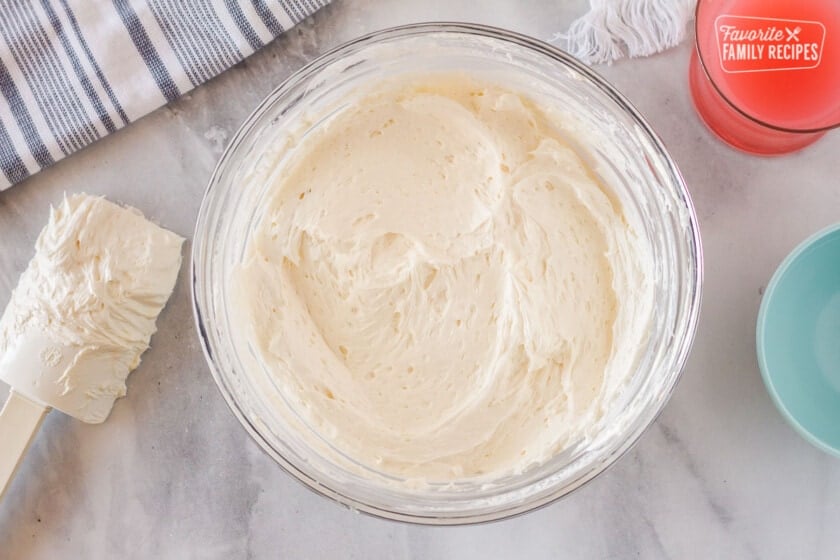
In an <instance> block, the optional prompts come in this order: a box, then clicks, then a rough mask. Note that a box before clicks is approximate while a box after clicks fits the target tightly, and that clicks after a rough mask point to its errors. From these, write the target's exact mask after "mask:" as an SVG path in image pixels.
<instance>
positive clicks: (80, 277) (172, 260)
mask: <svg viewBox="0 0 840 560" xmlns="http://www.w3.org/2000/svg"><path fill="white" fill-rule="evenodd" d="M183 241H184V240H183V239H182V238H181V237H179V236H178V235H176V234H174V233H172V232H170V231H167V230H165V229H163V228H161V227H159V226H157V225H155V224H153V223H151V222H149V221H148V220H146V219H145V218H144V217H143V215H142V214H141V213H140V212H139V211H137V210H135V209H133V208H122V207H120V206H117V205H116V204H113V203H111V202H108V201H107V200H105V199H103V198H101V197H94V196H90V195H85V194H76V195H72V196H70V197H68V198H65V199H64V202H63V203H62V204H61V205H59V206H58V207H57V208H53V209H52V211H51V213H50V219H49V222H48V223H47V225H46V227H44V229H43V231H42V232H41V235H40V236H39V237H38V241H37V243H36V245H35V256H34V257H33V258H32V260H31V261H30V262H29V266H28V267H27V269H26V271H24V273H23V274H22V275H21V277H20V280H19V282H18V285H17V287H16V288H15V290H14V291H13V292H12V297H11V299H10V301H9V304H8V307H6V310H5V312H4V313H3V316H2V318H0V380H3V381H6V382H7V383H8V384H9V385H11V386H12V387H13V388H14V389H15V390H16V391H18V392H19V393H23V394H24V395H26V396H28V397H30V398H32V399H35V400H37V401H39V402H42V403H43V404H45V405H48V406H52V407H54V408H57V409H59V410H61V411H63V412H65V413H67V414H70V415H71V416H74V417H76V418H78V419H79V420H82V421H84V422H91V423H98V422H102V421H103V420H105V418H107V416H108V414H109V413H110V412H111V407H112V406H113V404H114V400H115V399H117V398H119V397H122V396H124V395H125V392H126V387H125V381H126V378H127V377H128V374H129V373H130V372H131V370H133V369H134V368H136V367H137V365H138V364H139V363H140V356H141V354H142V353H143V352H144V351H145V350H146V349H147V348H148V347H149V340H150V338H151V336H152V334H153V333H154V332H155V330H156V327H155V321H156V319H157V316H158V314H159V313H160V311H161V309H163V306H164V305H165V304H166V301H167V300H168V299H169V295H170V294H171V293H172V289H173V287H174V285H175V280H176V278H177V277H178V270H179V269H180V266H181V244H182V243H183Z"/></svg>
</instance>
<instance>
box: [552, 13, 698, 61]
mask: <svg viewBox="0 0 840 560" xmlns="http://www.w3.org/2000/svg"><path fill="white" fill-rule="evenodd" d="M694 5H695V0H590V9H589V12H588V13H586V14H585V15H584V16H583V17H580V18H578V19H577V20H575V21H574V22H573V23H572V25H571V26H569V30H568V31H567V32H566V33H558V34H557V35H555V36H554V37H553V38H552V42H557V41H560V42H562V43H563V44H564V45H563V46H564V47H565V49H566V50H567V51H569V52H570V53H571V54H573V55H574V56H576V57H577V58H579V59H581V60H583V61H584V62H587V63H589V64H600V63H604V62H607V63H609V62H612V61H614V60H618V59H619V58H622V57H623V56H625V55H626V56H629V57H631V58H632V57H636V56H648V55H651V54H655V53H658V52H661V51H663V50H665V49H668V48H671V47H673V46H675V45H677V44H679V43H680V42H681V41H682V40H683V39H684V38H685V33H686V27H687V26H688V22H689V21H691V19H692V17H694Z"/></svg>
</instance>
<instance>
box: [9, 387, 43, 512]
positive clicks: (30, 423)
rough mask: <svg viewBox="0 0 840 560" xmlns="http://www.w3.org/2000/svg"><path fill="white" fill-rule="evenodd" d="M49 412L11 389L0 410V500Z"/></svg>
mask: <svg viewBox="0 0 840 560" xmlns="http://www.w3.org/2000/svg"><path fill="white" fill-rule="evenodd" d="M49 410H50V409H49V407H47V406H44V405H42V404H38V403H36V402H35V401H33V400H30V399H28V398H26V397H24V396H23V395H21V394H20V393H16V392H15V391H14V390H11V391H9V398H8V399H6V404H5V405H3V409H2V410H0V500H2V499H3V495H4V494H5V493H6V489H7V488H8V487H9V484H10V483H11V482H12V478H13V477H14V476H15V471H17V468H18V465H20V463H21V461H23V456H24V455H25V454H26V450H27V449H29V444H30V443H32V440H33V439H35V434H36V433H38V428H40V427H41V422H43V421H44V417H45V416H46V415H47V412H49Z"/></svg>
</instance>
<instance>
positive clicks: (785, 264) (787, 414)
mask: <svg viewBox="0 0 840 560" xmlns="http://www.w3.org/2000/svg"><path fill="white" fill-rule="evenodd" d="M836 233H840V223H836V224H832V225H830V226H828V227H825V228H823V229H821V230H819V231H817V232H816V233H814V234H811V235H810V236H809V237H808V238H807V239H805V240H804V241H802V242H801V243H800V244H799V245H797V246H796V248H795V249H793V250H792V251H791V252H790V253H788V255H787V256H786V257H785V258H784V260H783V261H782V262H781V264H779V266H778V268H776V271H775V272H774V273H773V276H772V277H771V278H770V282H769V283H768V284H767V289H765V290H764V296H763V297H762V299H761V306H760V307H759V310H758V320H757V326H756V335H755V346H756V354H757V357H758V369H759V370H760V371H761V378H762V380H763V381H764V386H765V387H766V388H767V392H768V393H769V394H770V398H771V399H772V400H773V404H775V405H776V408H777V409H778V410H779V412H781V414H782V417H783V418H784V419H785V420H786V421H787V423H788V424H790V425H791V426H792V427H793V429H794V430H796V432H797V433H798V434H799V435H800V436H802V437H803V438H804V439H805V440H806V441H808V442H809V443H810V444H812V445H814V446H815V447H817V448H818V449H821V450H822V451H825V452H826V453H828V454H830V455H834V456H835V457H840V447H834V446H832V445H830V444H828V443H826V442H825V441H823V440H822V439H820V438H818V437H817V436H816V435H814V434H813V433H811V432H810V431H809V430H808V428H806V427H805V426H804V425H802V424H801V423H800V422H799V420H798V419H797V418H796V416H795V415H794V414H793V412H791V411H790V410H789V409H788V408H787V406H786V405H785V401H784V399H783V398H782V396H781V395H780V394H779V393H778V391H777V390H776V386H775V385H774V384H773V376H772V375H771V373H770V366H769V364H768V363H767V358H766V352H765V344H764V337H765V330H766V324H767V312H768V311H767V310H768V308H769V307H770V302H771V301H772V300H773V297H774V295H775V292H776V289H777V288H778V286H779V283H780V282H781V281H782V279H783V278H784V277H785V275H786V274H787V272H788V270H789V269H790V267H791V265H792V264H793V263H794V262H796V261H797V260H798V259H799V258H800V257H802V255H803V254H804V253H805V251H807V250H808V249H809V248H811V247H812V246H813V245H814V244H815V243H817V242H818V241H821V240H822V239H825V238H826V237H828V236H830V235H832V234H836Z"/></svg>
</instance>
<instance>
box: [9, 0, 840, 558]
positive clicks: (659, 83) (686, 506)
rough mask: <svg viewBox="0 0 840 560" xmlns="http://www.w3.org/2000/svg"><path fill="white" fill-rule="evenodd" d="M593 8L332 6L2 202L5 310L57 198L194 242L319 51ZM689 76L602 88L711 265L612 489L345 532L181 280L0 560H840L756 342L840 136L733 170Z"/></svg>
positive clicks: (350, 521)
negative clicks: (217, 197) (633, 127)
mask: <svg viewBox="0 0 840 560" xmlns="http://www.w3.org/2000/svg"><path fill="white" fill-rule="evenodd" d="M583 8H584V2H583V1H582V0H578V1H576V2H567V3H563V2H558V1H551V0H539V1H534V2H527V3H526V2H518V1H515V0H485V1H484V2H476V1H475V0H425V1H423V2H420V1H413V2H409V1H405V0H381V1H374V0H336V2H335V4H333V5H332V6H331V7H329V8H328V9H326V10H324V11H322V12H321V13H319V14H318V15H317V16H316V17H315V18H314V21H309V22H307V23H306V24H305V25H302V26H300V27H299V28H297V29H295V30H294V31H292V32H290V33H289V34H288V35H287V36H286V37H284V38H282V39H281V40H279V41H276V42H275V43H274V44H272V45H271V46H269V47H268V48H266V49H265V50H264V51H263V52H261V53H259V54H258V55H256V56H254V57H253V58H251V59H249V60H248V61H247V62H246V63H244V64H240V65H239V66H238V67H237V68H235V69H233V70H231V71H229V72H227V73H226V74H224V75H222V76H221V77H219V78H217V79H215V80H213V81H212V82H211V83H209V84H206V85H204V86H203V87H200V88H199V89H198V90H196V91H194V92H193V93H192V94H190V95H189V96H187V97H186V98H185V99H183V100H181V101H179V102H178V103H176V104H174V105H173V106H171V107H168V108H165V109H162V110H159V111H157V112H156V113H154V114H152V115H151V116H149V117H147V118H144V119H143V120H141V121H140V122H137V123H135V124H134V125H132V126H131V127H129V128H128V129H126V130H123V131H121V132H119V133H117V134H116V135H114V136H112V137H110V138H108V139H106V140H104V141H102V142H100V143H98V144H96V145H94V146H93V147H91V148H88V149H86V150H84V151H83V152H82V153H79V154H77V155H75V156H73V157H71V158H69V159H68V160H65V161H63V162H61V163H59V164H58V165H56V166H55V167H53V168H52V169H49V170H47V171H45V172H43V173H41V174H40V175H37V176H35V177H34V178H32V179H30V180H28V181H27V182H26V183H24V184H21V185H18V186H16V187H14V188H12V189H11V190H9V191H7V192H4V193H0V244H1V245H0V246H1V248H0V302H5V301H6V300H7V298H8V295H9V292H10V291H11V289H12V288H13V287H14V285H15V284H16V282H17V276H18V274H19V272H20V271H21V270H22V269H23V268H24V267H25V265H26V263H27V262H28V260H29V258H30V256H31V252H32V245H33V242H34V240H35V237H36V235H37V233H38V231H39V229H40V228H41V226H42V224H43V223H44V221H45V219H46V216H47V207H48V205H49V204H50V203H55V202H57V201H58V200H59V199H60V197H61V193H62V192H63V191H68V192H73V191H80V190H86V191H89V192H92V193H98V194H104V195H107V196H109V197H111V198H113V199H115V200H119V201H123V202H125V203H129V204H132V205H135V206H137V207H139V208H141V209H142V210H143V211H144V212H145V213H146V214H148V215H150V216H151V217H153V218H154V219H155V220H157V221H158V222H160V223H161V224H163V225H166V226H168V227H170V228H172V229H174V230H175V231H177V232H178V233H180V234H182V235H186V236H190V234H191V232H192V228H193V223H194V220H195V216H196V213H197V210H198V206H199V202H200V200H201V196H202V193H203V191H204V187H205V184H206V182H207V179H208V177H209V175H210V172H211V170H212V168H213V165H214V163H215V161H216V159H217V157H218V155H219V153H220V151H221V149H222V147H223V145H224V144H225V141H226V139H227V138H228V137H229V136H230V135H232V133H233V132H234V131H235V129H236V128H237V127H238V126H239V124H240V123H241V122H242V121H243V120H244V118H245V117H246V116H247V114H248V113H249V112H250V110H251V109H252V108H253V107H254V106H255V105H256V104H257V102H258V101H259V100H260V99H261V98H262V97H263V96H264V95H265V94H267V93H268V92H269V91H270V90H271V89H272V88H273V87H274V86H275V85H276V84H278V83H279V82H280V81H281V80H282V79H283V78H284V77H286V76H287V75H288V74H289V73H290V72H291V71H293V70H295V69H297V68H298V67H300V66H301V65H303V64H304V63H306V62H307V61H308V60H310V59H311V58H313V57H314V56H316V55H317V54H319V53H321V52H323V51H324V50H326V49H328V48H330V47H333V46H335V45H337V44H339V43H340V42H343V41H344V40H347V39H350V38H352V37H354V36H356V35H359V34H361V33H365V32H367V31H371V30H375V29H378V28H382V27H386V26H390V25H396V24H401V23H408V22H414V21H422V20H442V19H449V20H464V21H478V22H483V23H489V24H495V25H502V26H507V27H510V28H512V29H514V30H517V31H521V32H524V33H528V34H530V35H533V36H535V37H539V38H542V39H549V38H551V36H552V35H553V34H554V33H555V32H556V31H558V30H560V29H563V28H564V27H565V26H566V25H567V24H568V22H569V21H571V19H572V17H573V16H574V15H576V14H578V13H580V12H581V11H582V10H583ZM689 52H690V50H689V45H688V44H685V45H683V46H682V47H681V48H678V49H675V50H673V51H671V52H668V53H666V54H664V55H660V56H656V57H653V58H650V59H643V60H633V61H625V62H621V63H619V64H616V65H614V66H612V67H605V68H601V69H600V71H601V72H602V73H603V74H604V75H605V76H606V77H607V78H608V79H609V80H611V81H612V82H613V83H614V84H615V85H616V86H617V87H618V88H619V89H620V90H622V91H623V92H624V93H625V94H626V95H627V96H628V97H629V98H630V99H631V100H632V101H633V102H634V103H635V104H636V105H637V107H638V108H639V109H640V110H641V111H642V112H643V113H644V114H645V115H646V116H647V117H648V118H649V120H650V121H651V123H652V124H653V125H654V127H655V128H656V129H657V130H658V131H659V133H660V135H661V136H662V138H663V139H664V141H665V143H666V144H667V145H668V146H669V147H670V149H671V151H672V153H673V155H674V157H675V158H676V160H677V162H678V163H679V165H680V166H681V168H682V171H683V173H684V175H685V177H686V180H687V181H688V184H689V185H690V188H691V192H692V194H693V196H694V200H695V203H696V205H697V210H698V213H699V216H700V221H701V224H702V233H703V240H704V244H705V253H706V283H705V297H704V303H703V312H702V317H701V323H700V329H699V333H698V337H697V343H696V345H695V348H694V352H693V354H692V356H691V358H690V361H689V364H688V367H687V369H686V371H685V374H684V376H683V378H682V380H681V382H680V384H679V386H678V388H677V390H676V393H675V394H674V396H673V398H672V399H671V402H670V403H669V404H668V406H667V408H666V409H665V411H664V413H663V414H662V415H661V416H660V418H659V420H658V421H657V422H656V423H655V424H654V425H653V426H652V427H651V428H650V429H649V430H648V431H647V432H646V434H645V435H644V436H643V437H642V439H641V441H640V442H639V443H638V445H636V447H635V448H634V449H633V450H632V451H631V452H630V453H628V454H627V455H626V456H625V457H624V458H622V459H621V460H620V461H619V462H618V463H617V464H616V465H615V466H614V467H613V468H612V469H610V470H609V471H607V472H606V473H605V474H603V475H602V476H600V477H599V478H597V479H596V480H595V481H593V482H592V483H591V484H589V485H588V486H586V487H584V488H583V489H581V490H580V491H578V492H576V493H574V494H573V495H571V496H569V497H568V498H566V499H564V500H561V501H560V502H559V503H556V504H554V505H551V506H549V507H547V508H544V509H542V510H540V511H537V512H534V513H531V514H528V515H525V516H522V517H519V518H516V519H513V520H509V521H505V522H501V523H495V524H490V525H485V526H478V527H468V528H451V529H431V528H422V527H413V526H406V525H401V524H396V523H391V522H385V521H380V520H377V519H372V518H369V517H366V516H362V515H357V514H353V513H350V512H348V511H347V510H345V509H343V508H341V507H338V506H336V505H335V504H333V503H331V502H329V501H327V500H325V499H323V498H320V497H318V496H316V495H315V494H313V493H311V492H310V491H309V490H306V489H304V488H303V487H302V486H301V485H299V484H298V483H296V482H295V481H294V480H292V479H291V478H290V477H289V476H287V475H286V474H284V472H283V471H282V470H281V469H280V468H279V467H278V466H277V465H275V464H274V463H273V461H272V460H271V459H269V458H268V457H267V456H266V455H264V454H263V453H262V452H261V451H260V449H259V448H258V447H257V445H256V444H255V443H253V442H252V441H251V440H250V439H249V438H248V437H247V435H246V433H245V432H244V430H243V429H242V428H241V427H240V426H239V424H238V423H237V421H236V420H235V418H234V417H233V415H232V414H231V413H230V412H229V411H228V409H227V407H226V406H225V404H224V402H223V401H222V398H221V396H220V394H219V391H218V390H217V389H216V386H215V385H214V383H213V380H212V378H211V376H210V373H209V371H208V369H207V367H206V365H205V362H204V358H203V356H202V354H201V351H200V348H199V346H198V341H197V337H196V334H195V331H194V327H193V319H192V315H191V312H190V301H189V300H190V298H189V287H188V282H187V281H186V280H187V277H186V272H187V268H186V267H184V270H183V271H182V275H181V279H180V281H179V284H178V286H177V288H176V292H175V295H174V297H173V299H172V301H171V303H170V305H169V307H168V308H167V309H166V310H165V311H164V313H163V315H162V316H161V319H160V322H159V327H160V330H159V332H158V334H157V335H156V336H155V338H154V340H153V347H152V350H151V351H149V352H148V353H147V354H146V355H145V357H144V360H143V363H142V365H141V367H140V368H139V369H138V370H137V371H136V372H135V373H134V374H133V375H132V377H131V378H130V382H129V398H127V399H123V400H122V401H120V402H119V403H118V404H117V405H116V407H115V409H114V412H113V415H112V417H111V418H110V420H109V421H108V422H107V423H105V424H103V425H100V426H88V425H83V424H81V423H78V422H76V421H74V420H71V419H69V418H67V417H64V416H62V415H61V414H59V413H52V414H50V416H49V417H48V419H47V421H46V423H45V425H44V427H43V428H42V431H41V433H40V434H39V436H38V438H37V441H36V443H35V444H34V447H33V448H32V450H31V451H30V453H29V456H28V457H27V458H26V460H25V462H24V464H23V466H22V469H21V471H20V473H19V475H18V477H17V479H16V480H15V481H14V483H13V486H12V488H11V490H10V492H9V494H8V495H7V496H6V498H5V500H4V501H3V502H2V503H0V559H2V560H7V559H14V560H17V559H28V558H45V559H46V558H49V559H55V558H85V559H96V558H155V559H192V558H202V559H203V558H224V559H229V558H363V559H378V558H383V559H386V558H387V559H404V558H406V559H407V558H416V559H435V558H476V559H485V558H495V557H500V558H502V557H516V558H532V559H540V558H566V557H568V558H636V557H641V558H680V559H682V558H703V559H706V558H761V559H766V558H785V559H787V558H809V559H810V558H826V559H828V558H836V557H837V556H838V553H840V531H838V530H837V529H838V522H840V461H838V460H836V459H832V458H830V457H829V456H827V455H825V454H823V453H821V452H819V451H817V450H816V449H814V448H812V447H811V446H810V445H808V444H807V443H805V442H804V441H802V440H801V439H799V437H798V436H796V435H795V433H794V432H793V430H792V429H791V428H789V427H788V426H787V425H786V424H785V423H784V422H783V420H782V418H781V417H780V416H779V414H778V413H777V412H776V410H775V409H774V408H773V405H772V403H771V401H770V399H769V398H768V396H767V394H766V392H765V391H764V387H763V385H762V383H761V378H760V376H759V372H758V368H757V365H756V359H755V352H754V324H755V318H756V313H757V310H758V305H759V302H760V299H761V295H760V294H761V291H762V287H763V286H764V285H765V283H766V282H767V280H768V279H769V277H770V275H771V273H772V272H773V269H774V268H775V266H776V265H777V264H778V262H779V261H780V260H781V259H782V257H783V256H784V255H785V254H786V253H787V252H788V251H789V250H790V249H792V248H793V247H794V246H795V245H796V244H797V243H798V242H799V241H800V240H802V239H803V238H805V237H806V236H807V235H809V234H810V233H812V232H814V231H816V230H818V229H819V228H821V227H823V226H825V225H827V224H830V223H832V222H836V221H838V220H840V188H838V179H837V156H838V153H840V132H835V133H834V134H831V135H829V136H828V137H826V138H825V139H823V140H822V141H821V142H819V143H817V144H815V145H814V146H812V147H810V148H809V149H807V150H806V151H804V152H802V153H800V154H796V155H793V156H789V157H784V158H779V159H772V160H768V159H758V158H754V157H749V156H745V155H742V154H739V153H737V152H734V151H732V150H730V149H728V148H726V147H725V146H723V145H722V144H721V143H719V142H718V141H716V140H715V139H713V138H712V137H711V135H710V134H709V133H708V132H707V131H706V130H705V129H704V128H703V126H702V125H701V124H700V122H699V121H698V119H697V118H696V116H695V115H694V112H693V110H692V108H691V105H690V100H689V94H688V91H687V87H686V67H687V62H688V54H689ZM0 305H2V303H0ZM5 391H6V389H5V388H0V397H3V396H5Z"/></svg>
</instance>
